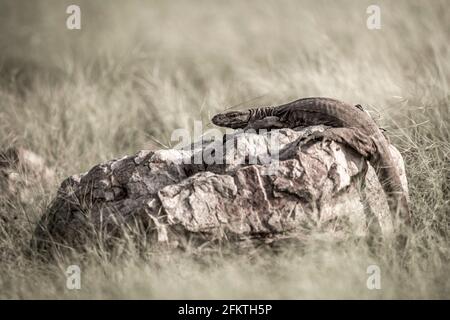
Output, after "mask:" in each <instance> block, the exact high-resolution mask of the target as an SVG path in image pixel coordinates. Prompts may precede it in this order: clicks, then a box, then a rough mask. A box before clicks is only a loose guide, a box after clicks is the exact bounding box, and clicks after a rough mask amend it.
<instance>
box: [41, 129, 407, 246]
mask: <svg viewBox="0 0 450 320" xmlns="http://www.w3.org/2000/svg"><path fill="white" fill-rule="evenodd" d="M323 130H326V127H324V126H315V127H309V128H304V129H299V130H291V129H280V130H273V131H271V132H265V133H260V134H257V133H250V132H245V133H244V132H238V131H237V132H235V133H233V134H231V135H228V136H226V137H224V140H220V141H213V142H211V143H205V144H202V143H200V147H198V145H199V144H196V145H197V147H196V148H195V149H194V150H191V151H186V150H175V149H170V150H156V151H145V150H144V151H140V152H138V153H137V154H135V155H133V156H126V157H123V158H120V159H115V160H111V161H108V162H105V163H102V164H99V165H96V166H95V167H93V168H92V169H91V170H89V171H88V172H87V173H83V174H79V175H74V176H72V177H69V178H68V179H66V180H65V181H63V183H62V184H61V187H60V188H59V190H58V192H57V195H56V197H55V199H54V201H53V202H52V205H51V206H50V208H49V209H48V211H47V212H46V214H44V216H43V217H42V219H41V222H40V224H39V227H38V228H37V229H36V233H35V239H34V240H35V243H36V245H37V248H38V249H48V248H49V246H53V245H58V244H63V245H64V246H71V247H75V248H80V247H83V246H84V245H86V244H87V243H89V241H90V239H92V238H96V237H97V238H98V237H101V239H102V240H104V241H109V240H111V241H112V240H114V239H120V238H123V237H124V235H128V236H129V235H130V234H132V235H136V236H137V237H138V238H139V237H140V238H143V237H142V235H143V234H145V236H146V237H145V238H146V239H149V240H148V241H149V242H150V246H152V247H155V248H173V247H178V248H187V247H194V248H196V249H200V248H205V247H208V246H209V247H214V246H215V245H217V244H218V243H230V244H233V245H238V246H241V245H242V246H247V245H248V244H249V243H250V244H252V243H254V244H256V243H272V242H274V241H277V240H283V239H294V240H305V239H308V238H309V237H313V236H314V237H315V236H318V235H319V236H321V235H324V236H326V237H330V238H331V239H333V240H339V239H345V238H346V237H355V236H358V237H366V236H368V235H369V233H371V232H373V230H377V232H378V233H379V234H380V235H382V236H388V235H389V234H390V233H391V232H392V220H391V217H390V214H389V209H388V206H387V202H386V197H385V195H384V193H383V190H382V188H381V186H380V184H379V182H378V179H377V177H376V175H375V172H374V170H373V168H371V167H370V165H368V163H367V162H366V161H365V160H364V159H362V157H361V156H360V155H358V154H357V153H356V152H355V151H353V150H352V149H349V148H347V147H346V146H343V145H340V144H337V143H334V142H320V141H319V142H314V143H310V144H308V145H305V146H302V147H301V148H300V147H299V145H298V141H299V140H300V139H302V138H304V137H305V136H307V135H309V134H311V133H312V132H315V131H323ZM270 142H272V143H274V144H272V145H277V146H278V147H279V149H278V150H279V152H276V150H273V149H270V148H269V147H270V146H271V145H270ZM224 147H225V148H224ZM223 148H224V150H223V151H221V149H223ZM391 151H392V153H393V155H394V158H395V159H396V161H397V165H398V167H399V170H400V173H401V175H402V179H403V182H404V187H405V189H406V188H407V186H406V177H405V171H404V166H403V161H402V158H401V156H400V154H399V152H398V151H397V150H396V149H395V148H394V147H393V146H392V147H391ZM200 155H202V156H203V157H199V156H200ZM278 155H279V156H278ZM208 157H209V158H208ZM211 157H212V158H214V160H215V161H210V160H211ZM199 158H202V159H201V161H200V162H199V163H192V160H193V159H199ZM277 160H278V161H277ZM363 181H364V182H365V188H361V182H363Z"/></svg>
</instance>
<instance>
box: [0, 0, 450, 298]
mask: <svg viewBox="0 0 450 320" xmlns="http://www.w3.org/2000/svg"><path fill="white" fill-rule="evenodd" d="M72 2H73V1H66V0H40V1H23V0H20V1H18V0H15V1H6V0H0V30H1V31H0V145H1V146H2V147H6V146H9V145H11V144H15V145H21V146H24V147H27V148H29V149H31V150H33V151H35V152H37V153H39V154H41V155H42V156H44V157H45V158H46V159H47V161H48V163H49V165H52V166H54V167H55V168H57V177H58V179H56V181H55V182H54V184H53V185H50V186H38V187H37V188H36V192H35V195H36V196H35V197H33V199H30V203H27V204H23V203H21V202H19V201H16V202H14V201H12V202H9V203H1V204H0V210H1V214H2V216H4V217H7V218H8V219H6V220H4V221H3V222H2V223H1V224H0V297H2V298H78V297H83V298H135V297H139V298H448V297H449V293H450V281H449V279H448V274H450V267H449V257H450V255H449V254H450V245H449V243H450V242H449V240H450V239H449V235H450V233H449V231H450V230H449V226H450V221H449V219H450V212H449V205H450V203H449V194H450V159H449V158H450V143H449V141H450V130H449V128H450V124H449V123H450V112H449V111H450V107H449V106H450V91H449V90H450V89H449V83H450V47H449V46H448V40H449V39H450V11H449V10H447V3H446V1H439V0H433V1H429V2H424V1H378V3H379V4H380V7H381V14H382V28H381V30H368V29H367V28H366V18H367V14H366V8H367V6H368V5H370V4H372V2H371V1H356V0H355V1H325V0H323V1H294V0H292V1H291V0H281V1H274V0H268V1H256V0H250V1H245V2H244V1H237V0H236V1H234V0H233V1H226V2H225V1H206V0H201V1H187V0H185V1H126V2H124V1H108V2H106V1H105V2H103V1H102V2H100V1H77V4H79V5H80V7H81V11H82V29H81V30H79V31H73V30H67V29H66V27H65V19H66V17H67V15H66V13H65V10H66V7H67V6H68V5H69V4H72ZM306 96H329V97H334V98H337V99H342V100H344V101H348V102H350V103H360V104H362V105H364V106H367V107H368V108H369V110H370V112H371V113H372V115H373V117H374V118H375V119H376V120H377V121H378V122H379V123H380V125H381V126H383V127H385V128H387V129H388V134H389V136H390V138H391V140H392V142H393V143H394V144H395V145H396V146H398V147H399V148H400V150H401V152H402V154H403V156H404V158H405V162H406V166H407V174H408V178H409V187H410V196H411V201H412V204H411V205H412V209H413V218H414V225H415V231H414V233H413V234H412V235H411V236H412V240H411V243H410V244H409V245H408V248H407V249H406V250H407V251H408V252H407V256H408V259H407V262H406V263H405V261H404V260H402V259H401V257H400V256H399V254H398V253H396V252H394V251H392V250H391V249H389V247H388V246H385V247H383V246H382V247H381V248H380V249H379V250H376V251H375V252H374V251H373V250H370V248H369V247H368V246H367V244H366V243H365V242H363V241H349V243H340V244H331V243H328V242H325V243H324V242H322V241H310V242H308V243H306V244H305V245H304V247H302V248H301V250H300V249H299V248H292V247H286V248H285V249H284V250H282V252H280V253H277V254H271V253H267V252H261V253H258V254H255V255H253V256H251V257H248V256H245V255H242V256H238V257H236V256H235V255H233V254H231V257H230V254H224V255H222V256H218V257H217V256H215V257H209V258H202V259H200V260H198V259H193V258H192V257H190V256H189V254H180V255H166V256H157V257H153V256H150V257H142V256H141V255H140V254H137V253H135V252H134V251H133V249H132V248H131V247H128V246H124V248H123V251H125V256H126V257H127V258H126V259H124V258H121V257H122V256H123V255H118V257H117V258H111V256H108V257H107V258H106V257H105V255H104V253H103V252H102V250H101V249H99V250H93V251H91V252H89V253H86V254H84V255H83V256H79V255H77V254H73V255H62V256H60V257H59V258H58V259H57V261H55V262H52V263H48V262H47V263H46V262H42V261H41V260H40V259H39V257H36V256H35V255H34V254H33V252H32V251H31V250H30V247H29V240H30V238H31V235H32V232H33V230H34V228H35V225H36V220H37V219H38V217H39V216H40V215H41V214H42V212H43V211H44V210H45V208H46V206H47V205H48V203H49V201H50V199H51V198H52V196H53V195H54V192H55V191H56V188H57V186H58V182H59V181H61V180H62V179H63V178H64V177H66V176H68V175H71V174H74V173H78V172H82V171H85V170H87V169H89V168H90V167H91V166H93V165H94V164H96V163H98V162H100V161H103V160H106V159H110V158H113V157H117V156H121V155H125V154H130V153H134V152H136V151H137V150H139V149H143V148H159V147H160V146H158V144H157V143H155V142H154V141H155V140H156V141H160V142H161V143H162V144H164V145H170V144H171V142H170V134H171V132H172V130H173V129H175V128H181V127H183V128H189V129H191V128H192V125H193V121H194V120H201V121H203V123H204V124H205V126H206V125H207V124H208V123H209V119H210V117H211V115H212V114H214V113H215V112H217V111H220V110H223V109H224V108H226V107H229V106H232V105H236V104H240V103H242V102H245V101H251V102H247V103H244V104H243V106H251V105H255V104H276V103H280V102H286V101H289V100H292V99H296V98H299V97H306ZM48 190H50V191H48ZM5 221H6V222H5ZM71 264H80V265H82V290H79V291H69V290H67V289H66V287H65V283H66V282H65V281H66V280H65V275H64V271H65V268H66V267H67V266H68V265H71ZM371 264H377V265H379V266H380V268H381V270H382V289H381V290H368V289H367V287H366V279H367V274H366V268H367V266H368V265H371Z"/></svg>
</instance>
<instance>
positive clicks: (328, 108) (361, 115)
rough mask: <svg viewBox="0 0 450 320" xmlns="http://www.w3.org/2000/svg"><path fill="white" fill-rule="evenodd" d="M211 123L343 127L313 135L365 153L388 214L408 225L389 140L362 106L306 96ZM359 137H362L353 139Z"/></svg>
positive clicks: (234, 113) (233, 113)
mask: <svg viewBox="0 0 450 320" xmlns="http://www.w3.org/2000/svg"><path fill="white" fill-rule="evenodd" d="M212 122H213V123H214V124H215V125H218V126H221V127H229V128H233V129H239V128H242V129H275V128H296V127H306V126H313V125H327V126H331V127H334V128H346V129H344V130H340V131H336V133H339V134H338V135H333V134H332V132H328V134H327V133H326V132H325V134H323V135H322V136H320V135H319V136H316V137H315V138H321V137H322V138H327V139H330V140H336V141H337V142H341V143H346V144H348V145H349V146H350V147H352V148H354V149H355V150H356V151H358V152H360V154H361V155H363V156H365V157H366V158H367V160H369V162H370V164H371V165H372V166H373V167H374V168H375V171H376V173H377V176H378V179H379V181H380V183H381V185H382V187H383V190H384V192H385V193H386V196H387V199H388V204H389V208H390V211H391V213H392V214H393V215H394V216H396V215H397V214H399V215H400V217H401V218H402V219H403V220H404V221H405V223H406V224H407V225H409V224H410V211H409V205H408V200H407V195H406V192H405V191H404V190H403V187H402V183H401V180H400V175H399V173H398V171H397V167H396V165H395V162H394V160H393V159H392V156H391V153H390V150H389V142H388V141H387V139H386V137H385V136H384V134H383V133H382V131H381V130H380V128H378V126H377V125H376V124H375V122H374V121H373V120H372V118H371V117H370V116H369V114H368V113H366V112H365V111H364V110H363V109H362V107H361V106H359V105H356V106H352V105H349V104H346V103H344V102H341V101H338V100H334V99H330V98H305V99H299V100H296V101H293V102H290V103H287V104H284V105H281V106H276V107H262V108H253V109H249V110H245V111H231V112H226V113H220V114H217V115H215V116H214V117H213V119H212ZM358 136H359V137H362V139H359V138H355V137H358ZM356 140H357V141H358V143H357V142H355V141H356ZM361 141H362V142H363V143H361ZM365 142H368V143H365ZM370 142H372V143H371V144H372V145H370ZM368 144H369V145H370V146H369V145H368Z"/></svg>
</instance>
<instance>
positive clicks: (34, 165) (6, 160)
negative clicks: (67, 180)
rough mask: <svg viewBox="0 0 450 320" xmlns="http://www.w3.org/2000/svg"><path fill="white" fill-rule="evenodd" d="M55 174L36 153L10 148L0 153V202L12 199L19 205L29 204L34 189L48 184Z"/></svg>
mask: <svg viewBox="0 0 450 320" xmlns="http://www.w3.org/2000/svg"><path fill="white" fill-rule="evenodd" d="M54 177H55V173H54V171H53V170H52V169H50V168H49V167H48V166H47V165H46V164H45V160H44V159H43V158H42V157H41V156H39V155H37V154H36V153H34V152H32V151H30V150H27V149H24V148H20V147H10V148H8V149H6V150H4V151H0V200H2V202H4V201H7V200H10V199H12V198H14V199H16V200H19V201H20V202H21V203H30V202H31V201H32V199H33V196H34V193H35V189H36V188H42V187H43V186H45V185H48V184H50V183H51V182H52V181H53V179H54Z"/></svg>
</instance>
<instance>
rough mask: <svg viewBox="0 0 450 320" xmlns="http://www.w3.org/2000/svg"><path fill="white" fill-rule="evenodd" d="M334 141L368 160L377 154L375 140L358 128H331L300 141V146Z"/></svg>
mask: <svg viewBox="0 0 450 320" xmlns="http://www.w3.org/2000/svg"><path fill="white" fill-rule="evenodd" d="M316 140H322V141H334V142H337V143H341V144H344V145H346V146H348V147H350V148H352V149H353V150H355V151H356V152H358V153H359V154H360V155H361V156H363V157H364V158H366V159H369V158H371V157H372V156H373V155H374V154H375V153H376V150H377V148H376V146H375V144H374V143H373V140H372V139H371V138H370V137H369V136H368V135H366V134H364V133H363V132H361V130H359V129H358V128H329V129H326V130H325V131H322V132H314V133H312V134H310V135H308V136H307V137H305V138H302V139H301V140H300V141H299V146H304V145H307V144H309V143H310V142H313V141H316Z"/></svg>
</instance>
